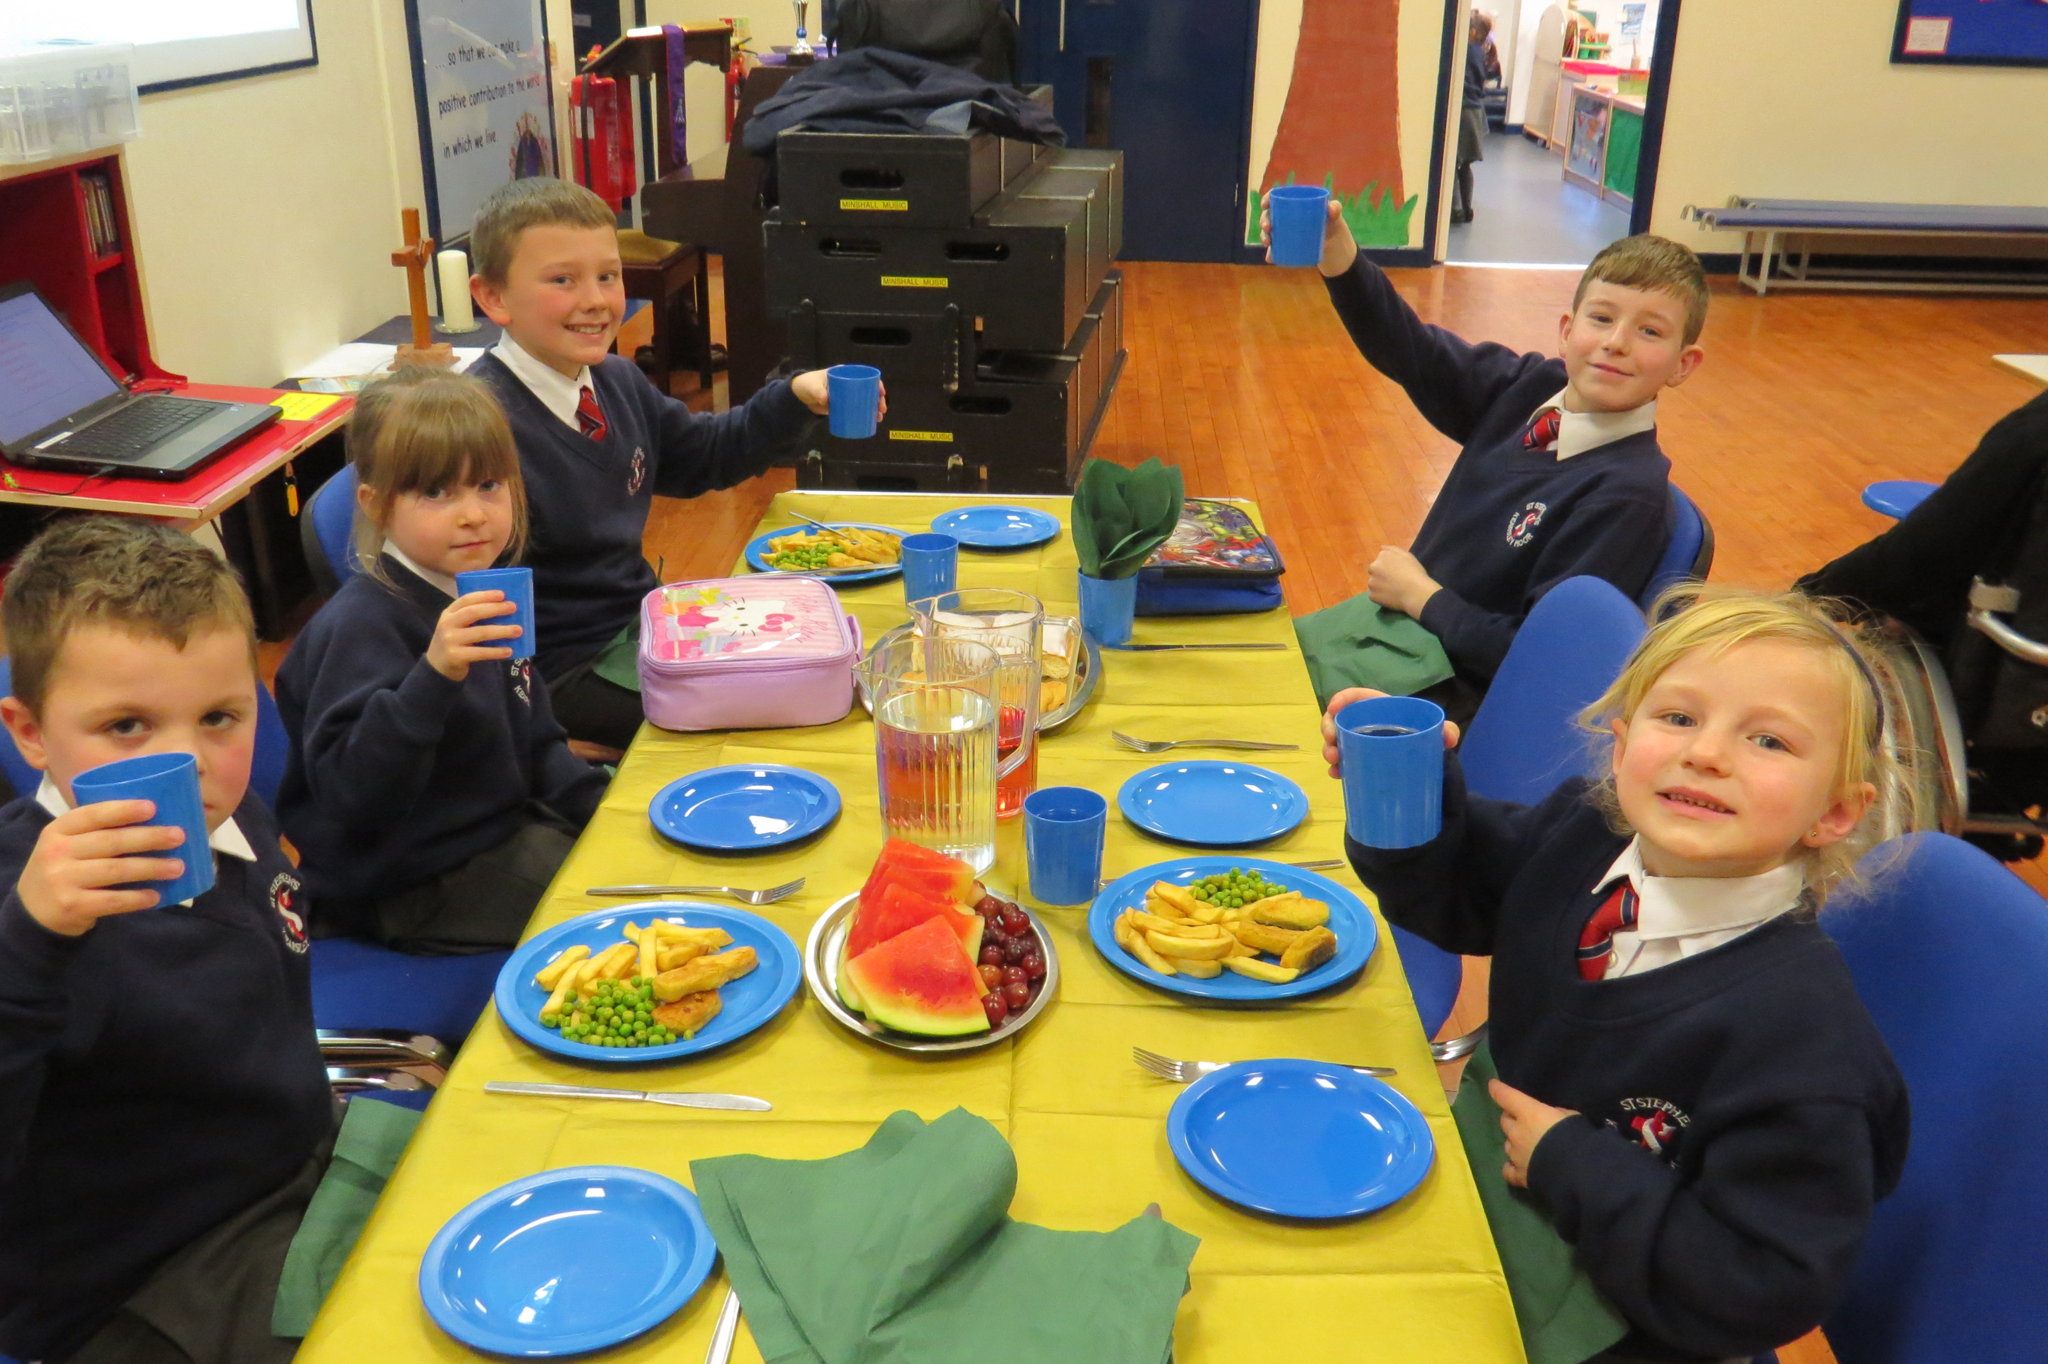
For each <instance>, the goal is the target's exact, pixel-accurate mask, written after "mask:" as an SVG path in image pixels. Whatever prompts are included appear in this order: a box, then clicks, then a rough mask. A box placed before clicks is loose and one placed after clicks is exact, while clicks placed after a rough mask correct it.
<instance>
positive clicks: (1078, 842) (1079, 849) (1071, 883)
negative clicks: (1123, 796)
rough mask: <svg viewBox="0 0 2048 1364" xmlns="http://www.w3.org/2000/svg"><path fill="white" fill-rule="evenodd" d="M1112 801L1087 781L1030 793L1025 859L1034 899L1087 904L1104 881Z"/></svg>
mask: <svg viewBox="0 0 2048 1364" xmlns="http://www.w3.org/2000/svg"><path fill="white" fill-rule="evenodd" d="M1108 827H1109V802H1108V801H1106V800H1104V799H1103V798H1102V797H1101V796H1100V795H1098V794H1096V793H1095V792H1093V791H1090V790H1089V789H1088V788H1086V787H1084V786H1048V787H1045V788H1043V789H1042V790H1038V791H1033V792H1032V793H1031V794H1030V795H1028V796H1026V797H1024V860H1025V863H1026V865H1027V866H1028V868H1029V871H1030V875H1031V898H1032V899H1034V900H1036V901H1038V902H1039V903H1040V904H1045V905H1085V904H1087V903H1088V902H1089V901H1091V900H1093V899H1094V898H1095V892H1096V891H1097V890H1099V889H1100V888H1101V885H1102V839H1103V835H1104V834H1105V833H1106V832H1107V830H1108Z"/></svg>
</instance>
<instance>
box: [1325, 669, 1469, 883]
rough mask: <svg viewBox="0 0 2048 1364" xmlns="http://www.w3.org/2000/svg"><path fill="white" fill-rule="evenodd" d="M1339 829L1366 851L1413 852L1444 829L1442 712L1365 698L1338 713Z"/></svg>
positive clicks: (1411, 699)
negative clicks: (1341, 803) (1341, 792)
mask: <svg viewBox="0 0 2048 1364" xmlns="http://www.w3.org/2000/svg"><path fill="white" fill-rule="evenodd" d="M1337 758H1338V765H1339V767H1340V768H1341V770H1342V772H1343V775H1344V830H1345V832H1346V833H1348V834H1350V835H1351V836H1352V837H1353V838H1355V839H1357V840H1358V841H1359V842H1360V843H1363V844H1364V845H1365V846H1366V847H1368V848H1413V847H1417V846H1419V845H1421V844H1423V843H1427V842H1429V841H1430V840H1431V839H1432V838H1435V837H1436V836H1437V832H1438V831H1439V830H1440V829H1442V828H1443V822H1444V711H1443V707H1442V706H1439V705H1437V704H1436V702H1434V701H1424V700H1422V699H1421V698H1420V697H1415V696H1369V697H1367V698H1366V699H1365V700H1363V701H1353V702H1352V703H1351V704H1350V705H1348V706H1346V707H1344V709H1342V710H1340V711H1338V712H1337Z"/></svg>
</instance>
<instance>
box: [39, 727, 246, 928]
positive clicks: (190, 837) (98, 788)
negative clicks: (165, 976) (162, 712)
mask: <svg viewBox="0 0 2048 1364" xmlns="http://www.w3.org/2000/svg"><path fill="white" fill-rule="evenodd" d="M71 799H72V801H73V802H74V803H75V804H78V805H98V804H100V803H101V802H103V801H109V800H147V801H152V802H154V803H155V805H156V813H155V814H154V815H152V816H150V818H149V821H148V822H149V823H151V824H162V825H174V826H176V827H177V828H180V829H183V830H184V831H185V841H184V842H183V843H181V844H179V845H178V846H177V847H175V848H171V849H169V850H168V851H165V852H153V853H147V854H139V855H141V856H148V857H174V858H177V859H179V860H180V861H182V862H183V863H184V864H185V870H184V873H183V874H182V875H179V876H175V877H173V878H171V879H170V880H168V881H136V882H133V883H132V884H131V885H130V886H126V887H123V889H133V890H153V891H155V892H156V893H157V904H158V905H159V906H162V905H175V904H177V903H179V902H180V901H183V900H191V899H196V898H197V897H199V896H201V895H204V894H206V892H207V891H209V890H212V889H213V850H212V849H211V848H209V847H208V846H207V842H206V836H207V828H206V802H205V801H204V800H203V799H202V798H201V797H200V794H199V760H198V759H197V758H195V757H193V756H192V755H191V754H190V753H145V754H143V755H142V756H141V757H139V758H123V759H121V761H119V762H112V763H107V764H105V765H104V766H101V767H95V768H93V769H92V770H91V771H89V772H81V773H79V774H78V775H77V776H75V777H73V778H72V779H71Z"/></svg>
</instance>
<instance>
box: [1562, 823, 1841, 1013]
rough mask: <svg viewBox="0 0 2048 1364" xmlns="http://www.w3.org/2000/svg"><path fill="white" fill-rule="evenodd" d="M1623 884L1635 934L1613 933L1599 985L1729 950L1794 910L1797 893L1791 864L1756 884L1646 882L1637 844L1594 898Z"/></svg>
mask: <svg viewBox="0 0 2048 1364" xmlns="http://www.w3.org/2000/svg"><path fill="white" fill-rule="evenodd" d="M1623 877H1627V878H1628V881H1629V884H1630V885H1632V886H1634V887H1635V890H1636V896H1637V899H1638V904H1637V906H1636V926H1635V927H1634V928H1631V929H1622V930H1620V931H1618V932H1616V933H1615V935H1614V955H1613V956H1612V957H1611V958H1609V960H1608V963H1607V975H1606V977H1605V979H1607V980H1613V979H1614V978H1615V977H1617V976H1639V975H1641V974H1643V973H1644V972H1645V971H1654V970H1656V969H1657V968H1658V967H1660V966H1669V965H1670V964H1671V963H1672V962H1675V961H1679V960H1681V959H1683V958H1685V957H1690V956H1692V955H1693V954H1694V953H1696V952H1704V951H1706V950H1707V949H1709V948H1712V947H1719V946H1720V945H1721V944H1722V943H1725V942H1732V941H1734V940H1735V939H1736V938H1739V937H1741V936H1742V935H1743V934H1745V933H1747V932H1749V930H1751V929H1752V928H1756V927H1758V926H1759V925H1762V924H1765V923H1768V922H1770V921H1771V920H1772V919H1775V918H1777V917H1778V916H1779V915H1780V914H1783V913H1784V912H1785V911H1787V910H1789V909H1791V908H1792V907H1793V906H1794V905H1796V904H1798V903H1799V896H1800V892H1801V891H1802V889H1804V886H1805V875H1804V873H1803V871H1802V870H1801V868H1800V866H1799V864H1798V863H1797V862H1787V863H1786V864H1785V865H1784V866H1782V867H1773V868H1772V869H1771V870H1769V871H1767V872H1762V873H1759V874H1758V875H1756V876H1652V875H1650V874H1649V873H1648V872H1646V871H1644V870H1643V850H1642V840H1641V839H1639V838H1631V839H1630V840H1629V841H1628V846H1627V847H1626V848H1623V849H1622V850H1621V856H1619V857H1617V858H1615V859H1614V863H1613V865H1611V866H1610V867H1608V868H1607V874H1606V875H1605V876H1602V877H1601V878H1600V881H1599V883H1598V885H1596V886H1595V888H1594V893H1595V894H1596V895H1598V894H1600V893H1602V892H1604V891H1606V890H1607V889H1608V888H1609V887H1611V886H1612V885H1613V884H1614V883H1615V882H1616V881H1619V880H1620V879H1621V878H1623Z"/></svg>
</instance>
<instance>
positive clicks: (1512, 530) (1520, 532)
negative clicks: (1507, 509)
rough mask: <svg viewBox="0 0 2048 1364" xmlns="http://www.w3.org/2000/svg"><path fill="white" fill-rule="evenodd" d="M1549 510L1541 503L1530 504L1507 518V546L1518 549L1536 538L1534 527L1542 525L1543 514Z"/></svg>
mask: <svg viewBox="0 0 2048 1364" xmlns="http://www.w3.org/2000/svg"><path fill="white" fill-rule="evenodd" d="M1549 510H1550V508H1549V507H1548V506H1546V505H1545V504H1543V503H1541V502H1531V503H1530V504H1529V505H1527V506H1526V507H1523V508H1522V509H1521V510H1520V511H1518V512H1516V513H1515V514H1514V515H1513V516H1510V517H1509V518H1508V545H1509V547H1510V548H1512V549H1520V548H1521V547H1522V546H1524V545H1526V544H1528V543H1529V542H1530V541H1531V540H1534V539H1535V538H1536V527H1537V526H1538V525H1540V524H1542V521H1543V513H1545V512H1547V511H1549Z"/></svg>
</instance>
